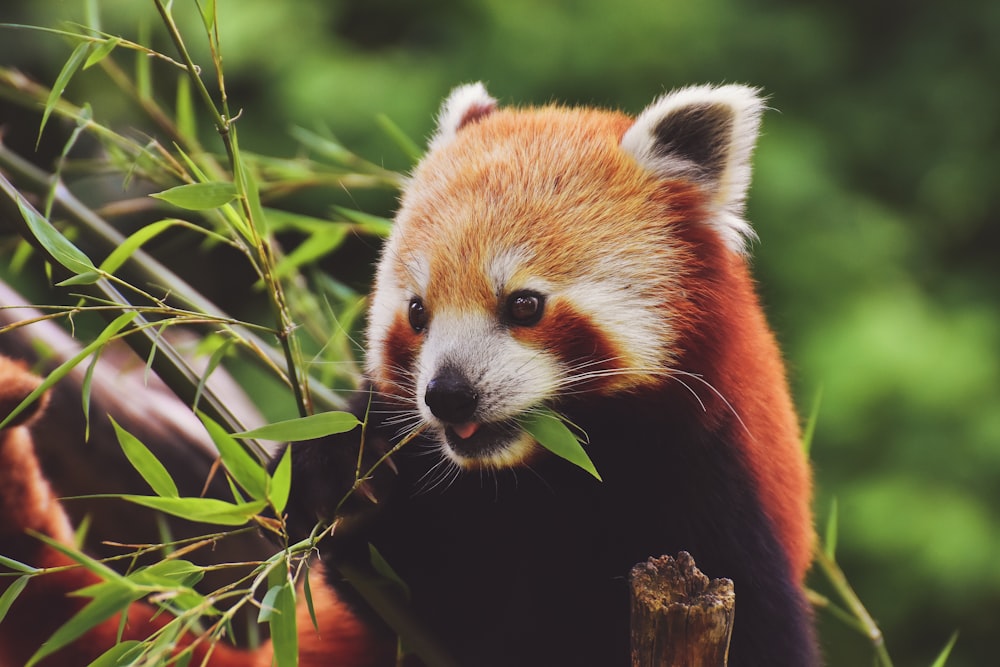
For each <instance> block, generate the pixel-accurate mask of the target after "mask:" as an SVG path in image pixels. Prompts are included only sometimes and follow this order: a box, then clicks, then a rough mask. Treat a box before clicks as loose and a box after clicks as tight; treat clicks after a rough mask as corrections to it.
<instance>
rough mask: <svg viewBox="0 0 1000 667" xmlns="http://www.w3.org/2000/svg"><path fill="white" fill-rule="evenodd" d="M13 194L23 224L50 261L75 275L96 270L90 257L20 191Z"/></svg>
mask: <svg viewBox="0 0 1000 667" xmlns="http://www.w3.org/2000/svg"><path fill="white" fill-rule="evenodd" d="M15 196H16V197H17V208H18V209H19V210H20V211H21V217H22V218H24V222H25V224H27V225H28V229H30V230H31V234H32V236H34V237H35V239H36V240H37V241H38V243H39V244H41V246H42V248H44V249H45V251H46V252H47V253H48V254H49V256H50V257H51V259H52V261H54V262H55V263H57V264H60V265H61V266H64V267H65V268H67V269H69V270H70V271H71V272H72V273H74V274H76V275H79V274H86V273H88V272H91V273H96V272H97V267H96V266H94V263H93V262H91V261H90V258H89V257H87V255H86V254H84V252H83V251H82V250H80V249H79V248H77V247H76V246H75V245H73V244H72V243H71V242H70V240H69V239H67V238H66V237H65V236H63V234H62V233H61V232H60V231H59V230H58V229H56V228H55V227H54V226H53V225H52V223H51V222H49V221H48V220H46V219H45V218H44V217H43V216H42V215H41V214H40V213H39V212H38V211H36V210H35V209H34V207H33V206H32V205H31V204H29V203H28V202H27V201H26V200H25V199H24V197H22V196H21V194H20V193H17V194H16V195H15Z"/></svg>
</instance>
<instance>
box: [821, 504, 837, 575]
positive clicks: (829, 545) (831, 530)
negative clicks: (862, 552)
mask: <svg viewBox="0 0 1000 667" xmlns="http://www.w3.org/2000/svg"><path fill="white" fill-rule="evenodd" d="M823 551H825V552H826V555H827V556H829V557H830V560H835V557H834V554H835V553H836V552H837V499H836V498H834V499H833V502H832V503H830V516H829V517H827V520H826V536H825V537H824V539H823Z"/></svg>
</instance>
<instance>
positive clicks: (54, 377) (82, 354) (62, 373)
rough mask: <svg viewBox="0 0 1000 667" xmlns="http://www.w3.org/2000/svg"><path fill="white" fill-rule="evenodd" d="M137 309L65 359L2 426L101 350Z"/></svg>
mask: <svg viewBox="0 0 1000 667" xmlns="http://www.w3.org/2000/svg"><path fill="white" fill-rule="evenodd" d="M135 316H136V313H135V311H129V312H127V313H122V314H121V315H119V316H118V317H116V318H115V319H114V320H113V321H112V322H111V323H110V324H109V325H108V326H106V327H105V328H104V331H102V332H101V333H100V334H99V335H98V336H97V338H95V339H94V340H93V341H92V342H91V343H90V344H89V345H87V346H86V347H84V348H83V349H82V350H80V351H79V352H77V353H76V355H74V356H73V358H72V359H69V360H67V361H64V362H63V363H62V364H60V365H59V366H58V367H57V368H56V369H55V370H53V371H52V372H51V373H49V374H48V376H46V377H45V379H44V380H42V383H41V384H40V385H38V388H37V389H35V390H34V391H33V392H31V393H30V394H28V395H27V397H25V399H24V400H23V401H21V402H20V404H18V406H17V407H16V408H14V409H13V410H12V411H11V412H10V414H9V415H7V416H6V417H5V418H4V419H3V420H0V428H3V427H4V426H6V425H7V424H8V423H9V422H10V421H11V420H12V419H14V417H16V416H17V415H19V414H21V411H22V410H24V409H25V408H26V407H28V406H29V405H31V404H32V403H33V402H34V401H35V400H36V399H37V398H38V397H39V396H41V395H42V394H44V393H45V392H46V391H48V389H49V388H51V387H52V385H54V384H55V383H57V382H59V380H61V379H63V378H64V377H66V376H67V375H68V374H69V373H70V371H72V370H73V369H74V368H76V366H77V365H78V364H79V363H80V362H81V361H83V360H84V359H86V358H87V357H88V356H89V355H90V354H91V353H93V352H94V351H95V350H99V349H100V348H101V347H103V346H104V345H105V344H106V343H107V342H108V341H109V340H111V338H113V337H114V336H115V334H117V333H118V332H119V331H121V330H122V329H123V328H125V326H126V325H128V323H129V322H131V321H132V320H133V319H135Z"/></svg>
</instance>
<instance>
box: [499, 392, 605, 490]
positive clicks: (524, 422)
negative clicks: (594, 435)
mask: <svg viewBox="0 0 1000 667" xmlns="http://www.w3.org/2000/svg"><path fill="white" fill-rule="evenodd" d="M518 424H519V425H520V426H521V428H523V429H524V430H525V432H527V433H528V434H529V435H530V436H531V437H532V438H534V439H535V440H536V441H537V442H538V444H540V445H541V446H542V447H545V449H547V450H549V451H550V452H552V453H553V454H555V455H556V456H561V457H562V458H564V459H566V460H567V461H569V462H570V463H572V464H574V465H576V466H579V467H581V468H583V469H584V470H586V471H587V472H589V473H590V474H591V475H593V476H594V477H596V478H597V479H598V481H603V480H602V479H601V476H600V475H599V474H598V472H597V468H595V467H594V462H593V461H591V460H590V457H589V456H588V455H587V452H586V450H585V449H584V448H583V443H582V442H581V441H580V438H578V437H577V435H576V434H575V433H573V431H571V430H570V429H569V427H568V426H566V424H565V423H564V422H563V420H562V419H561V418H560V417H559V415H557V414H556V413H554V412H552V411H551V410H547V409H545V410H543V409H539V410H533V411H531V412H528V413H526V414H525V415H523V416H521V417H520V418H519V419H518Z"/></svg>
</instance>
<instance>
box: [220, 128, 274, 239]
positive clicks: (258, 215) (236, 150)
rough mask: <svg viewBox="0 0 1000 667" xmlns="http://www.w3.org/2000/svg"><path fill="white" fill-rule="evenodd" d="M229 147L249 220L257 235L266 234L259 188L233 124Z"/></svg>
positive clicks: (265, 222) (230, 131)
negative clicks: (244, 198) (244, 158)
mask: <svg viewBox="0 0 1000 667" xmlns="http://www.w3.org/2000/svg"><path fill="white" fill-rule="evenodd" d="M229 136H230V139H231V148H232V151H233V169H234V171H233V176H234V178H233V180H234V181H236V182H237V183H238V184H239V186H240V187H239V192H240V194H242V195H243V196H244V197H246V202H247V206H248V207H249V209H250V221H251V222H252V223H253V227H254V228H255V229H256V230H257V234H258V235H261V236H263V235H266V234H267V216H266V215H265V214H264V207H263V206H262V205H261V203H260V188H259V187H258V186H257V179H256V178H254V175H253V173H252V172H251V171H250V169H248V168H247V163H246V162H245V161H244V160H243V155H242V153H241V152H240V144H239V133H238V131H237V128H236V126H235V125H231V126H230V128H229Z"/></svg>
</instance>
